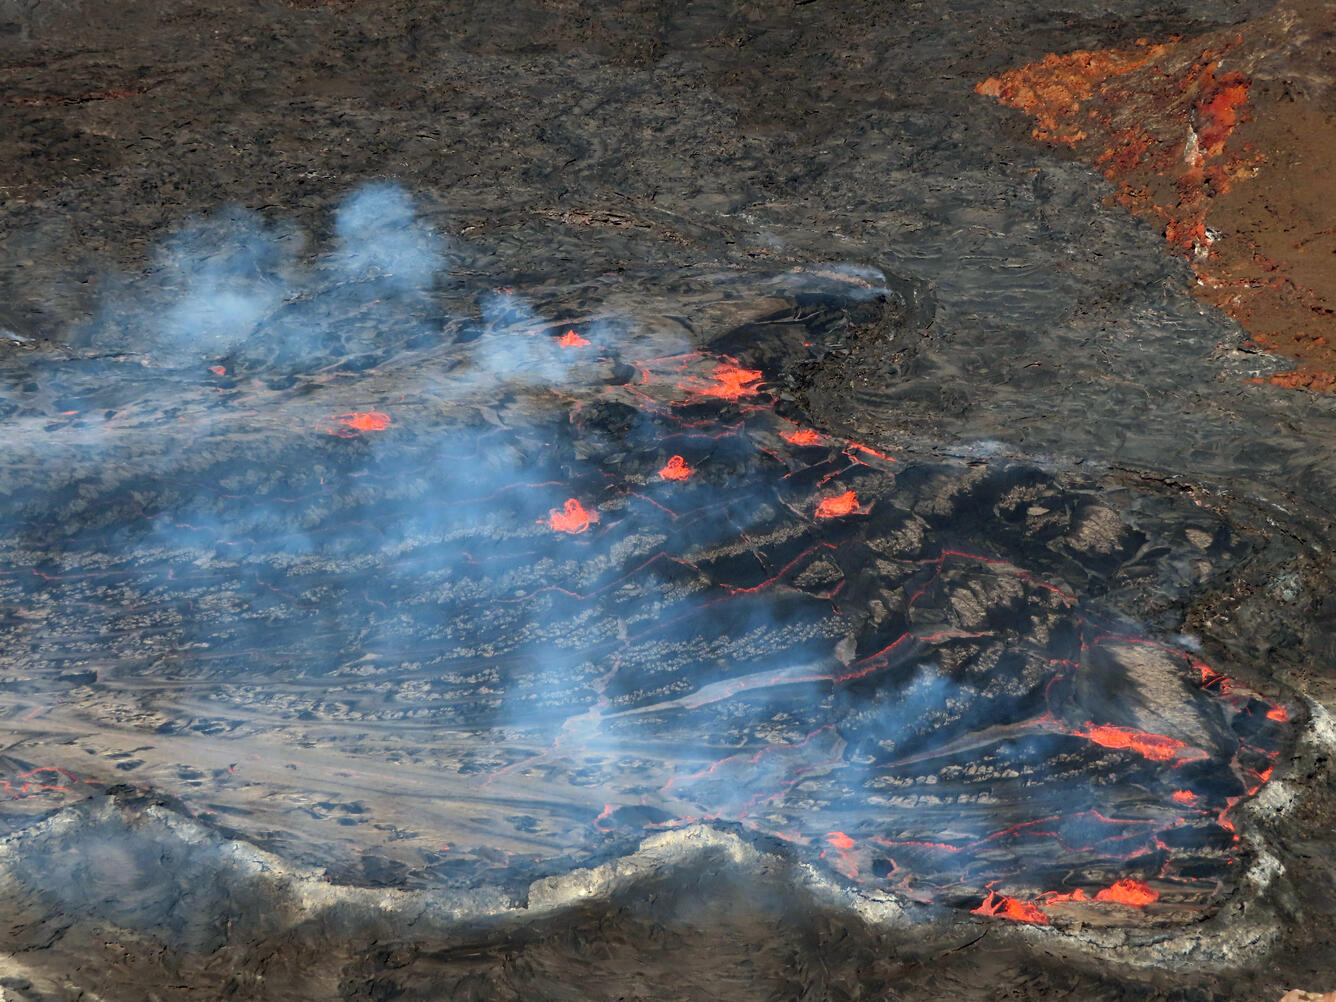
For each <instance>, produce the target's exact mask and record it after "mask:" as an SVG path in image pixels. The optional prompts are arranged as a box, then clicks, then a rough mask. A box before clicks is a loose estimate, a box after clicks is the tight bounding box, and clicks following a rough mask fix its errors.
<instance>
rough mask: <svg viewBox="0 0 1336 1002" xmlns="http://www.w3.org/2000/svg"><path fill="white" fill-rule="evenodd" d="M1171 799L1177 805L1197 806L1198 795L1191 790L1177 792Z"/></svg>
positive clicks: (1171, 795)
mask: <svg viewBox="0 0 1336 1002" xmlns="http://www.w3.org/2000/svg"><path fill="white" fill-rule="evenodd" d="M1170 799H1171V800H1173V801H1174V803H1176V804H1195V803H1196V802H1197V795H1196V794H1195V793H1193V792H1192V791H1191V790H1175V791H1174V792H1173V793H1172V794H1170Z"/></svg>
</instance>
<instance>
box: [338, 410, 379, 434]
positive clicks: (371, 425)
mask: <svg viewBox="0 0 1336 1002" xmlns="http://www.w3.org/2000/svg"><path fill="white" fill-rule="evenodd" d="M334 420H335V421H337V422H338V423H339V424H341V425H343V426H344V427H345V428H351V429H352V430H353V431H358V432H362V431H384V430H385V429H386V428H388V427H389V426H390V416H389V415H388V414H383V413H381V412H380V411H366V412H362V411H353V413H351V414H340V415H339V416H338V417H336V418H335V419H334Z"/></svg>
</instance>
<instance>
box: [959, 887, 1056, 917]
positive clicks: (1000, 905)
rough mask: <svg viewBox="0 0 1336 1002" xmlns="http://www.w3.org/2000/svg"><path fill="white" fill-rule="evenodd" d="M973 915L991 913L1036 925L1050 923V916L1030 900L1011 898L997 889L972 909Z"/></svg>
mask: <svg viewBox="0 0 1336 1002" xmlns="http://www.w3.org/2000/svg"><path fill="white" fill-rule="evenodd" d="M970 914H972V915H989V916H995V917H998V918H1007V919H1012V920H1013V921H1015V922H1033V923H1034V924H1036V925H1048V916H1047V915H1045V914H1044V913H1043V912H1041V911H1040V910H1039V909H1038V908H1036V907H1035V906H1034V905H1032V904H1031V903H1030V902H1028V901H1020V900H1018V899H1016V898H1009V897H1007V896H1006V895H1004V894H998V893H997V892H996V891H989V892H988V897H986V898H984V899H983V904H981V905H979V907H978V908H974V909H972V910H971V912H970Z"/></svg>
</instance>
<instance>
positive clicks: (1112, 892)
mask: <svg viewBox="0 0 1336 1002" xmlns="http://www.w3.org/2000/svg"><path fill="white" fill-rule="evenodd" d="M1095 900H1096V901H1113V902H1116V903H1117V904H1120V905H1131V906H1132V907H1134V908H1144V907H1145V906H1146V905H1149V904H1152V903H1154V902H1156V901H1159V900H1160V892H1159V891H1157V890H1155V889H1154V888H1152V887H1150V886H1149V885H1147V884H1143V883H1142V882H1141V881H1139V880H1120V881H1118V882H1117V883H1116V884H1114V885H1113V886H1112V887H1106V888H1104V890H1102V891H1100V892H1099V893H1098V894H1096V895H1095Z"/></svg>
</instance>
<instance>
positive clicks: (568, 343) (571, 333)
mask: <svg viewBox="0 0 1336 1002" xmlns="http://www.w3.org/2000/svg"><path fill="white" fill-rule="evenodd" d="M557 344H559V345H561V346H562V347H563V348H585V347H588V345H589V339H588V338H583V337H581V336H580V335H579V334H577V333H575V328H574V327H572V328H571V329H570V330H568V331H567V332H566V333H565V334H563V335H561V337H559V338H558V339H557Z"/></svg>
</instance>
